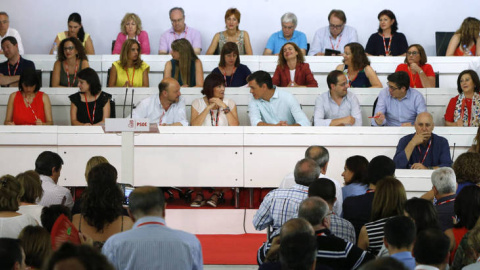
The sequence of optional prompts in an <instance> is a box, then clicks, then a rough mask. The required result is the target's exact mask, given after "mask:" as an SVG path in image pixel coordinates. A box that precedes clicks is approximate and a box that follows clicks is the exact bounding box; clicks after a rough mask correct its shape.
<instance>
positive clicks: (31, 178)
mask: <svg viewBox="0 0 480 270" xmlns="http://www.w3.org/2000/svg"><path fill="white" fill-rule="evenodd" d="M15 179H17V181H18V182H19V183H20V185H22V188H23V191H24V192H23V196H22V197H21V198H20V201H21V202H26V203H36V202H37V201H40V199H41V198H42V196H43V188H42V181H41V180H40V175H38V173H37V172H35V171H33V170H30V171H26V172H23V173H19V174H18V175H17V176H16V177H15Z"/></svg>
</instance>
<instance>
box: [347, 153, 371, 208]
mask: <svg viewBox="0 0 480 270" xmlns="http://www.w3.org/2000/svg"><path fill="white" fill-rule="evenodd" d="M367 168H368V160H367V159H366V158H365V157H364V156H351V157H349V158H347V160H346V161H345V167H344V171H343V173H342V176H343V179H344V180H345V186H344V187H342V195H343V200H345V198H347V197H351V196H358V195H362V194H365V193H366V192H367V189H368V181H367Z"/></svg>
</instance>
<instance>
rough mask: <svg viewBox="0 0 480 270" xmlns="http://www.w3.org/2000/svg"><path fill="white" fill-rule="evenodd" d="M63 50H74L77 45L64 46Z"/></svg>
mask: <svg viewBox="0 0 480 270" xmlns="http://www.w3.org/2000/svg"><path fill="white" fill-rule="evenodd" d="M63 50H64V51H73V50H75V47H74V46H70V47H64V48H63Z"/></svg>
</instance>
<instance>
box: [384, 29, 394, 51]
mask: <svg viewBox="0 0 480 270" xmlns="http://www.w3.org/2000/svg"><path fill="white" fill-rule="evenodd" d="M382 38H383V48H384V49H385V55H390V49H391V48H392V40H393V35H391V36H390V41H389V42H388V47H387V45H385V36H384V35H383V34H382Z"/></svg>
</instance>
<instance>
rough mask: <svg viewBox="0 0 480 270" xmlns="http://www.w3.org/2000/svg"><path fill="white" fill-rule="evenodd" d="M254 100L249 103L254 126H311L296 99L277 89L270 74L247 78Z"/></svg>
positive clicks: (254, 74) (251, 120)
mask: <svg viewBox="0 0 480 270" xmlns="http://www.w3.org/2000/svg"><path fill="white" fill-rule="evenodd" d="M247 81H248V86H249V87H250V93H252V95H253V99H252V100H250V102H249V103H248V110H249V112H248V115H249V116H250V124H251V125H252V126H311V124H310V121H308V118H307V116H306V115H305V113H304V112H303V111H302V108H301V107H300V104H298V101H297V100H296V99H295V97H294V96H293V95H292V94H291V93H289V92H286V91H283V90H279V89H276V88H275V87H274V86H273V83H272V77H270V74H268V73H267V72H265V71H263V70H259V71H256V72H254V73H252V74H251V75H250V76H248V78H247Z"/></svg>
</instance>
